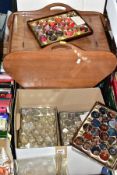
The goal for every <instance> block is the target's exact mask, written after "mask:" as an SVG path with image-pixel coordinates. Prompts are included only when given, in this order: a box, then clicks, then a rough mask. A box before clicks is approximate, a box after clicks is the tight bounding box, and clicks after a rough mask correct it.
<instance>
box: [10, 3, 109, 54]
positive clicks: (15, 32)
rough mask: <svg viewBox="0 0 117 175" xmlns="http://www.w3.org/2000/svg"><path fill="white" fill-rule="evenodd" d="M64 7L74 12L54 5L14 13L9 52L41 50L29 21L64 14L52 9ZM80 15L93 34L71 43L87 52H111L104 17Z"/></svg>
mask: <svg viewBox="0 0 117 175" xmlns="http://www.w3.org/2000/svg"><path fill="white" fill-rule="evenodd" d="M56 6H62V7H65V10H64V11H69V10H72V8H71V7H69V6H67V5H65V4H61V3H54V4H51V5H49V6H47V7H45V8H43V9H41V10H36V11H27V12H15V13H13V14H12V15H11V16H10V18H9V22H8V26H9V29H10V37H9V48H8V51H9V52H15V51H25V50H27V51H34V50H35V51H36V50H40V49H41V48H40V46H39V44H38V42H37V41H36V39H35V37H34V36H33V34H32V32H31V31H30V29H29V27H28V25H27V21H28V20H30V19H35V18H43V17H45V16H50V15H54V14H58V13H61V12H64V11H63V10H60V9H59V10H51V8H52V7H56ZM79 13H80V15H81V16H82V17H83V18H84V19H85V21H86V22H87V23H88V24H89V25H90V26H91V28H92V29H93V34H92V35H90V36H86V37H83V38H79V39H74V40H72V41H69V43H72V44H74V45H76V46H78V47H80V48H82V49H85V50H109V46H108V42H107V38H106V35H105V31H104V26H103V20H102V15H101V14H100V13H96V12H79Z"/></svg>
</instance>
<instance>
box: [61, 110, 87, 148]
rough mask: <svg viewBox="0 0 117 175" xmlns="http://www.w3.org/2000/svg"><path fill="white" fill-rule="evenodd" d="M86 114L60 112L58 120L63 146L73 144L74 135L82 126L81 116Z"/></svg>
mask: <svg viewBox="0 0 117 175" xmlns="http://www.w3.org/2000/svg"><path fill="white" fill-rule="evenodd" d="M84 113H85V112H67V111H62V112H59V116H58V119H59V128H60V137H61V143H62V145H64V146H68V145H70V144H71V141H72V138H73V135H74V134H75V133H76V131H77V130H78V128H79V127H80V125H81V124H82V121H81V117H80V115H82V114H84Z"/></svg>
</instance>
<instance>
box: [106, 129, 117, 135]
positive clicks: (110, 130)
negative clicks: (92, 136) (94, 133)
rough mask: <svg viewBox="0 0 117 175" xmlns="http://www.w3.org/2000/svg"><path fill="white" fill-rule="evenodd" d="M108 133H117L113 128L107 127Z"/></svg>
mask: <svg viewBox="0 0 117 175" xmlns="http://www.w3.org/2000/svg"><path fill="white" fill-rule="evenodd" d="M108 135H109V136H116V135H117V132H116V130H115V129H114V128H109V129H108Z"/></svg>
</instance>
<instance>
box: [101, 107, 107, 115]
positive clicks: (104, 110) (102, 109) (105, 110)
mask: <svg viewBox="0 0 117 175" xmlns="http://www.w3.org/2000/svg"><path fill="white" fill-rule="evenodd" d="M99 112H100V113H101V114H106V113H107V109H106V108H104V107H100V108H99Z"/></svg>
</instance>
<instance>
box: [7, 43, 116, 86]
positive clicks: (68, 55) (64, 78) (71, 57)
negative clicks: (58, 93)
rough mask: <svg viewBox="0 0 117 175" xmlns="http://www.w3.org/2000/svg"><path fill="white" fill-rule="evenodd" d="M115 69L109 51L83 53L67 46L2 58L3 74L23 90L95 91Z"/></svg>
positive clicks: (74, 47)
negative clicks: (87, 88) (8, 76)
mask: <svg viewBox="0 0 117 175" xmlns="http://www.w3.org/2000/svg"><path fill="white" fill-rule="evenodd" d="M116 65H117V60H116V56H115V55H114V54H112V53H110V52H108V51H83V50H81V49H79V48H78V47H76V46H73V45H71V44H68V43H61V44H59V43H56V44H52V45H50V46H47V47H45V48H43V49H41V50H38V51H19V52H13V53H10V54H8V55H7V56H6V57H5V58H4V69H5V71H6V72H7V73H8V74H9V75H10V76H12V77H13V79H14V80H15V81H16V82H17V83H19V84H20V85H21V86H22V87H24V88H85V87H94V86H95V85H96V84H98V83H99V82H100V81H101V80H103V79H104V78H105V77H106V76H107V75H109V74H111V73H112V71H113V70H114V69H115V67H116Z"/></svg>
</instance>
